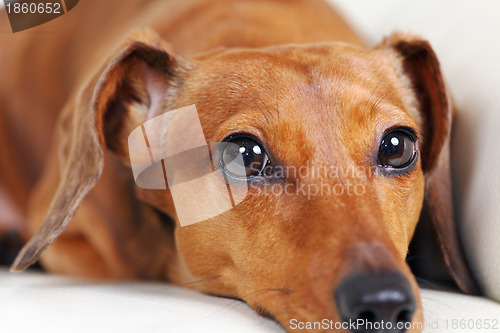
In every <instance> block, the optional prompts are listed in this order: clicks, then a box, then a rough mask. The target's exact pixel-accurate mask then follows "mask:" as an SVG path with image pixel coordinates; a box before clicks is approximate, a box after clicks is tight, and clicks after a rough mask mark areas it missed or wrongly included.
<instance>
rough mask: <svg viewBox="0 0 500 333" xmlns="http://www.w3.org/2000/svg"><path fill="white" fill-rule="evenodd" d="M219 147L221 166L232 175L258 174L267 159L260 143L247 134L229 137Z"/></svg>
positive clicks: (239, 176) (262, 169) (241, 176)
mask: <svg viewBox="0 0 500 333" xmlns="http://www.w3.org/2000/svg"><path fill="white" fill-rule="evenodd" d="M221 147H222V149H221V157H220V163H221V167H222V168H223V170H224V171H225V172H226V173H227V174H229V175H231V176H233V177H237V178H244V177H245V178H250V177H252V176H257V175H260V174H262V173H263V171H264V168H265V167H266V165H267V163H268V161H269V159H268V156H267V154H266V151H265V150H264V148H263V147H262V145H261V144H260V143H258V142H257V140H255V139H252V138H250V137H247V136H236V137H229V138H228V139H226V140H225V141H224V142H223V143H222V146H221ZM239 157H241V158H239Z"/></svg>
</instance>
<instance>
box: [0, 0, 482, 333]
mask: <svg viewBox="0 0 500 333" xmlns="http://www.w3.org/2000/svg"><path fill="white" fill-rule="evenodd" d="M99 6H102V2H100V1H97V0H86V1H81V3H80V4H79V5H78V7H76V8H75V9H74V10H72V11H71V12H70V13H68V14H67V15H65V16H64V17H61V18H59V19H57V20H55V21H52V22H50V23H47V24H45V25H43V26H41V27H39V28H35V29H32V30H29V31H26V32H21V33H17V34H9V33H2V34H0V49H1V52H0V66H1V67H0V73H2V74H1V78H0V89H1V90H0V111H1V112H0V127H1V129H0V130H1V132H0V133H1V135H2V136H3V140H2V142H1V143H0V149H1V153H2V159H1V160H0V182H1V185H2V186H3V188H4V189H6V190H7V192H8V193H9V194H10V197H11V198H12V200H14V201H15V203H16V204H17V205H18V207H19V208H20V210H21V211H23V212H25V216H27V219H28V220H29V223H30V226H31V230H32V231H33V232H35V230H37V229H38V228H39V227H41V228H40V229H39V231H38V232H37V233H36V234H35V235H34V236H33V238H32V239H31V241H30V242H29V243H28V244H27V245H26V246H25V248H24V249H23V251H22V252H21V253H20V254H19V256H18V258H17V260H16V262H15V263H14V265H13V267H12V269H13V270H14V271H20V270H23V269H24V268H26V267H27V266H29V265H30V264H32V263H33V262H35V261H36V260H38V259H39V258H40V256H41V255H42V253H44V255H43V256H42V257H41V262H42V264H43V266H44V267H45V268H47V269H48V270H49V271H52V272H58V273H67V274H78V275H85V276H94V277H113V278H148V279H165V280H168V281H171V282H173V283H176V284H186V283H191V282H193V281H198V282H197V283H191V284H189V287H190V288H194V289H197V290H200V291H202V292H205V293H208V294H214V295H221V296H227V297H234V298H240V299H242V300H244V301H245V302H247V303H248V304H249V305H250V306H251V307H253V308H254V309H255V310H256V311H257V312H259V313H262V314H268V315H270V316H271V317H273V318H275V319H276V320H277V321H278V322H279V323H281V324H282V325H283V327H285V328H286V329H287V330H289V331H292V330H293V331H300V329H293V327H291V325H292V323H296V322H311V321H320V320H322V319H329V320H332V321H334V322H340V321H342V320H344V321H349V320H356V319H360V318H361V319H366V320H372V321H380V320H384V321H389V322H392V323H397V322H403V323H410V322H412V321H413V322H418V321H420V320H421V319H422V311H421V307H420V301H419V296H418V287H417V284H416V282H415V279H414V278H413V277H412V275H411V272H410V270H409V268H408V266H407V265H406V263H405V256H406V253H407V248H408V244H409V242H410V240H411V238H412V235H413V232H414V229H415V226H416V224H417V221H418V219H419V215H420V211H421V209H422V203H423V202H424V199H425V202H426V203H427V207H428V209H429V212H430V214H431V216H432V218H433V222H434V225H435V227H436V230H437V233H438V236H439V239H440V242H441V244H442V249H443V253H444V255H445V259H446V262H447V264H448V265H449V267H450V270H451V272H452V274H453V276H454V278H455V280H456V282H457V284H458V285H459V287H460V288H461V289H462V290H464V291H467V292H474V290H475V289H474V288H475V286H474V283H473V280H472V279H471V276H470V273H469V272H468V270H467V267H466V266H465V263H464V260H463V258H462V254H461V251H460V248H459V246H458V241H457V237H456V231H455V226H454V221H453V213H452V206H451V192H450V177H449V170H448V168H449V163H448V160H449V156H448V154H449V152H448V140H449V133H450V125H451V111H450V104H449V101H448V98H447V95H446V90H445V86H444V84H443V79H442V77H441V74H440V69H439V63H438V60H437V59H436V56H435V54H434V52H433V51H432V49H431V47H430V46H429V44H428V43H427V42H426V41H424V40H421V39H419V38H417V37H414V36H408V35H402V34H394V35H392V36H391V37H389V38H386V39H385V40H384V41H383V42H382V43H381V44H379V45H378V46H376V47H375V48H373V49H370V50H367V49H365V48H364V47H363V45H362V43H361V41H360V39H359V38H358V37H357V36H356V35H355V34H354V33H353V32H352V31H351V30H350V29H349V27H347V25H346V24H345V23H344V22H343V21H342V20H341V18H340V17H339V16H338V15H337V14H336V13H335V12H334V11H333V10H332V9H331V8H330V7H329V6H328V5H327V4H326V3H324V2H322V1H320V0H307V1H306V0H296V1H292V0H289V1H286V0H274V1H271V0H269V1H264V0H258V1H257V0H232V1H229V0H227V1H226V0H190V1H186V0H171V1H164V0H150V1H143V0H141V1H139V0H138V1H130V0H129V1H107V2H106V6H109V7H107V8H106V10H103V9H102V8H101V7H99ZM3 16H5V15H4V14H3V13H2V17H0V30H1V31H7V30H8V29H9V28H8V26H7V20H6V17H3ZM137 27H138V28H143V27H147V28H148V29H141V30H136V31H135V32H132V33H128V37H126V38H123V37H122V35H123V34H125V33H127V31H129V29H130V28H137ZM120 39H121V40H123V41H122V42H121V44H120V45H119V46H118V47H117V48H115V46H116V43H117V41H119V40H120ZM284 44H286V45H284ZM273 45H282V46H273ZM113 50H114V51H113ZM192 104H194V105H196V108H197V110H198V113H199V117H200V121H201V125H202V128H203V132H204V135H205V137H206V140H207V142H228V141H230V142H233V143H236V144H239V145H241V147H243V148H248V147H258V149H259V151H260V155H259V156H256V154H253V155H252V154H251V153H249V154H247V155H246V158H248V161H246V160H245V161H246V162H245V163H247V162H248V163H253V164H252V168H249V169H248V170H249V171H248V174H247V175H244V177H243V178H245V180H246V181H247V182H248V184H250V185H251V186H249V195H248V196H247V198H246V199H245V200H244V201H243V202H242V203H240V204H239V205H237V206H236V207H235V208H233V209H231V210H229V211H227V212H224V213H222V214H220V215H218V216H215V217H213V218H211V219H208V220H206V221H204V222H201V223H197V224H193V225H190V226H185V227H181V226H180V225H179V221H178V218H177V214H176V210H175V206H174V203H173V200H172V197H171V195H170V192H169V190H168V189H167V190H145V189H141V188H138V187H136V186H135V184H134V180H133V177H132V173H131V171H130V167H129V166H130V156H129V151H128V149H127V137H128V135H129V134H130V133H131V131H132V130H134V129H135V128H136V127H138V126H140V125H141V124H142V123H144V122H145V121H146V120H148V119H151V118H153V117H155V116H158V115H160V114H163V113H165V112H167V111H169V110H174V109H177V108H180V107H183V106H187V105H192ZM60 111H61V112H60ZM59 114H60V116H59ZM58 117H59V120H58V126H57V128H58V130H57V131H56V132H55V133H54V135H52V133H53V132H54V128H55V124H56V119H57V118H58ZM247 152H248V151H247ZM262 157H264V159H263V160H259V158H262ZM264 160H265V162H263V161H264ZM255 163H257V164H255ZM312 165H315V166H321V167H325V166H326V167H332V166H333V167H335V168H336V170H344V171H345V170H348V172H344V171H342V172H340V173H337V174H335V175H333V176H332V175H331V174H328V175H327V174H324V173H313V172H307V173H306V174H303V173H287V174H277V173H276V170H277V169H279V168H281V169H286V168H292V167H293V168H296V169H300V168H306V169H307V170H309V171H310V170H311V168H312V167H311V166H312ZM42 167H43V172H42V171H41V170H42ZM222 169H223V171H224V172H228V170H227V169H224V166H222ZM255 170H257V171H255ZM350 170H356V172H350ZM359 170H364V171H366V170H368V171H367V172H364V171H363V172H361V173H362V175H360V172H359ZM229 173H230V172H229ZM348 185H352V186H354V187H353V189H354V190H355V192H352V189H351V192H348V191H344V190H346V187H347V186H348ZM285 186H287V189H288V191H284V189H285ZM304 186H306V188H307V189H308V191H309V190H310V189H312V188H315V189H318V188H322V189H323V188H325V187H327V188H329V189H330V191H324V193H321V194H320V195H318V194H317V193H314V194H313V193H311V192H307V193H305V192H304V191H302V189H301V188H303V187H304ZM314 186H315V187H314ZM356 186H358V187H356ZM271 188H273V189H276V188H281V189H282V190H283V191H281V192H280V193H279V194H276V191H274V192H273V191H266V189H271ZM339 189H341V190H342V192H340V190H339ZM353 193H354V194H353ZM203 196H204V192H203V191H200V193H198V194H197V197H198V199H199V200H203ZM28 198H29V200H28ZM70 222H71V224H70ZM63 231H64V232H63ZM56 239H57V240H56ZM52 243H53V244H52ZM51 244H52V245H51ZM49 245H51V247H50V248H48V247H49ZM47 248H48V249H47ZM45 250H46V251H45ZM387 292H389V294H390V295H393V296H394V297H392V298H391V297H389V298H387V297H384V295H387V294H388V293H387ZM294 320H295V321H294ZM299 328H301V327H299ZM303 331H309V330H308V329H307V328H303ZM317 331H318V330H317ZM360 331H363V330H362V329H361V330H360ZM399 331H401V332H403V331H404V330H403V329H401V330H399ZM408 331H409V332H417V331H420V329H419V328H418V326H415V327H412V328H410V329H408Z"/></svg>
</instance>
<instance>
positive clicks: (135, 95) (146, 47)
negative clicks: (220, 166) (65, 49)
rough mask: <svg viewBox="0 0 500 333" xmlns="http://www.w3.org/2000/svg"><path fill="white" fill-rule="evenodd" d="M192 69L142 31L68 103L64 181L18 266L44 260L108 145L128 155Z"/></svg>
mask: <svg viewBox="0 0 500 333" xmlns="http://www.w3.org/2000/svg"><path fill="white" fill-rule="evenodd" d="M186 68H187V65H186V63H185V61H184V60H182V59H180V58H179V57H175V56H173V55H172V54H171V52H168V51H167V46H166V45H163V42H162V41H161V39H160V38H159V37H158V36H157V35H156V34H154V33H152V32H151V31H149V30H141V31H136V32H133V33H131V34H130V36H129V37H128V38H126V39H125V41H124V42H123V43H122V44H121V45H120V46H119V48H118V50H117V52H115V53H114V55H113V56H112V57H111V59H110V60H108V61H106V62H105V65H104V66H103V67H102V68H101V69H100V70H99V71H98V72H97V74H96V75H95V76H94V77H93V78H92V79H91V80H90V81H89V83H88V84H86V85H85V88H84V89H83V90H82V91H81V92H80V93H79V94H78V97H77V98H76V99H75V102H74V103H72V104H70V105H67V107H66V108H65V110H64V111H63V114H62V115H61V119H60V122H59V127H60V131H61V143H60V147H59V158H60V165H61V177H60V179H61V181H60V183H59V185H58V188H57V191H56V193H55V195H54V197H53V199H52V202H51V205H50V207H49V210H48V213H47V215H46V218H45V220H44V222H43V224H42V226H41V228H40V229H39V230H38V232H37V233H36V234H35V235H34V236H33V237H32V239H31V240H30V241H29V242H28V243H27V244H26V245H25V246H24V248H23V249H22V251H21V252H20V253H19V255H18V256H17V258H16V260H15V262H14V264H13V265H12V267H11V270H12V271H21V270H23V269H25V268H26V267H28V266H29V265H31V264H32V263H34V262H35V261H36V260H38V259H39V258H40V256H41V254H42V253H43V252H44V250H45V249H47V247H48V246H49V245H50V244H52V243H53V242H54V241H55V240H56V238H57V237H58V236H59V235H60V234H61V233H62V232H63V231H64V230H65V229H66V227H67V226H68V224H69V223H70V221H71V219H72V217H73V215H74V214H75V212H76V210H77V208H78V206H79V205H80V203H81V202H82V200H83V199H84V197H85V196H86V195H87V193H88V192H89V191H90V190H91V189H92V188H93V187H94V185H95V184H96V182H97V180H98V179H99V177H100V176H101V173H102V170H103V153H104V152H103V149H104V148H108V149H111V150H113V151H115V152H117V153H118V154H119V155H121V156H122V157H123V158H124V161H126V160H128V151H127V149H126V148H125V149H124V147H127V144H126V142H127V136H128V134H129V133H130V132H131V131H132V130H133V129H134V128H135V127H137V126H139V125H141V124H142V123H143V122H144V121H146V120H147V119H148V118H150V117H153V116H154V115H156V114H159V113H162V112H164V111H165V109H166V108H167V107H168V103H169V101H170V100H172V99H173V97H174V95H175V93H176V89H177V87H178V85H179V82H180V80H182V77H183V75H184V73H185V71H186Z"/></svg>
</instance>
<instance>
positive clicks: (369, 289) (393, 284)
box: [335, 273, 417, 333]
mask: <svg viewBox="0 0 500 333" xmlns="http://www.w3.org/2000/svg"><path fill="white" fill-rule="evenodd" d="M335 301H336V302H337V309H338V312H339V315H340V317H341V318H342V320H343V321H344V322H347V323H352V324H353V325H350V326H348V327H349V329H350V331H351V332H373V333H375V332H397V333H402V332H406V331H407V329H408V327H409V326H410V325H411V321H412V317H413V314H414V313H415V310H416V309H417V304H416V302H415V297H414V295H413V292H412V289H411V286H410V283H409V281H408V280H407V279H406V278H405V277H404V276H403V275H401V274H398V273H384V274H373V273H370V274H368V273H364V274H357V275H354V276H351V277H348V278H347V279H345V280H344V281H343V282H342V283H341V284H340V286H339V287H338V289H337V290H336V292H335Z"/></svg>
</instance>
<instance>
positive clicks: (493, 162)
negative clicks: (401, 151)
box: [331, 0, 500, 300]
mask: <svg viewBox="0 0 500 333" xmlns="http://www.w3.org/2000/svg"><path fill="white" fill-rule="evenodd" d="M331 2H332V3H334V5H335V6H336V7H337V8H338V9H339V10H340V11H341V13H343V14H344V17H347V18H348V21H349V22H350V23H351V25H352V26H353V27H355V28H356V29H357V30H358V32H359V33H360V34H361V35H362V36H364V37H365V39H366V40H367V41H369V42H370V43H371V44H372V45H374V44H376V43H378V42H379V41H380V40H381V39H382V36H384V35H388V34H390V33H391V32H392V31H394V30H400V31H409V32H413V33H417V34H419V35H421V36H423V37H425V38H426V39H428V40H429V41H430V42H431V44H432V46H433V48H434V49H435V51H436V53H437V55H438V57H439V59H440V62H441V66H442V69H443V71H444V75H445V78H446V79H447V82H448V85H449V87H450V90H451V93H452V95H453V98H454V99H455V102H456V105H457V108H458V115H457V117H456V119H455V124H454V125H455V128H454V131H453V141H452V172H453V182H454V186H455V188H454V189H455V191H454V197H455V199H456V212H457V214H456V215H457V217H458V221H459V225H460V227H461V234H462V238H463V241H464V244H465V249H466V251H465V252H466V255H467V257H468V258H469V262H470V265H471V267H472V268H473V270H474V272H475V274H476V276H477V277H478V279H479V280H480V283H481V285H482V287H483V289H484V291H485V292H486V294H487V295H489V296H490V297H492V298H496V299H497V300H500V256H499V255H498V254H499V253H500V241H499V239H498V238H499V237H500V167H499V166H500V137H499V131H500V110H499V107H498V104H499V100H500V94H499V87H500V43H499V37H498V32H499V31H500V20H498V14H499V13H500V2H499V1H496V0H482V1H473V0H465V1H456V0H441V1H435V0H421V1H400V0H378V1H373V0H356V1H352V0H332V1H331Z"/></svg>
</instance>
